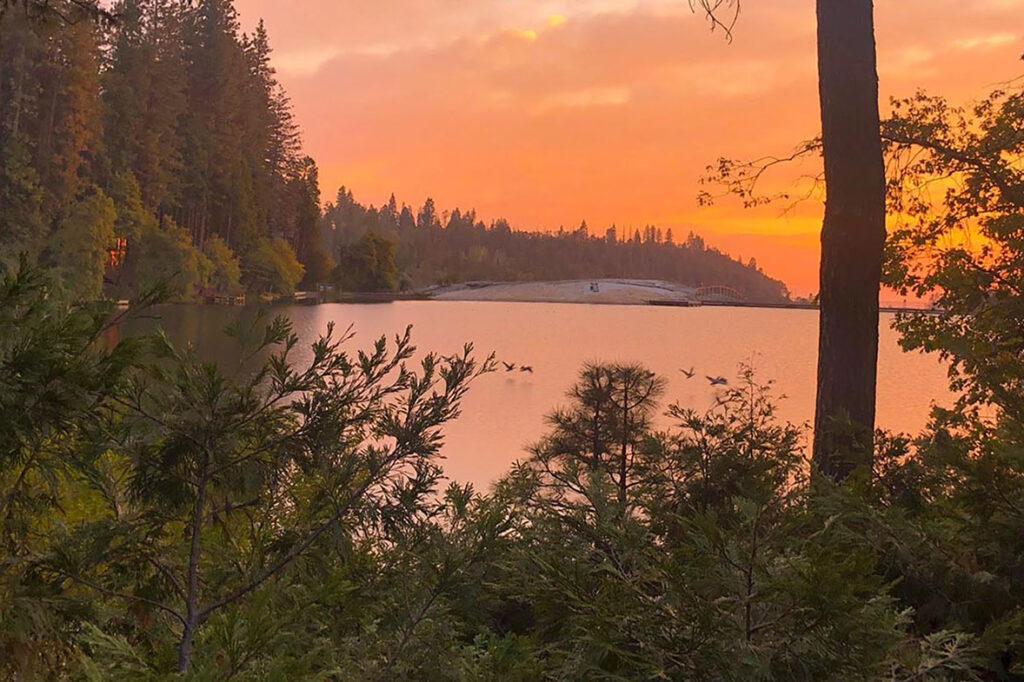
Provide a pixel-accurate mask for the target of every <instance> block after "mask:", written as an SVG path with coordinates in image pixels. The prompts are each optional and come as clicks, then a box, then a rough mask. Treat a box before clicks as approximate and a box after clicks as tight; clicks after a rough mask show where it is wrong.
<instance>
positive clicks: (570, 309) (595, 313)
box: [152, 301, 952, 488]
mask: <svg viewBox="0 0 1024 682" xmlns="http://www.w3.org/2000/svg"><path fill="white" fill-rule="evenodd" d="M152 312H153V313H154V314H155V315H156V316H157V317H158V318H159V324H161V325H162V326H163V327H164V328H165V329H166V330H167V331H168V334H169V335H170V336H171V337H172V338H173V339H175V340H176V341H179V342H184V341H190V342H192V343H193V344H194V345H195V346H196V348H197V349H198V350H199V352H200V353H202V354H203V355H204V356H207V357H213V358H221V359H228V358H231V357H232V354H233V352H234V348H235V346H234V342H232V341H231V340H230V339H227V338H226V337H225V336H224V335H223V333H222V331H223V329H224V327H225V326H226V325H227V324H228V323H229V322H230V321H231V320H232V319H234V318H237V317H238V316H240V315H246V314H248V315H251V314H252V313H253V309H252V308H229V307H219V306H188V305H174V306H162V307H160V308H158V309H156V310H155V311H152ZM272 312H273V313H274V314H283V315H287V316H288V317H290V318H291V320H292V322H293V324H294V327H295V330H296V332H297V333H298V334H299V336H300V338H301V339H303V341H312V340H313V339H315V337H316V335H317V334H319V333H321V332H323V331H324V330H325V329H326V326H327V323H328V322H331V321H333V322H334V323H335V324H336V326H337V327H338V328H339V331H342V330H344V329H345V328H346V327H348V326H349V325H350V324H351V325H353V327H354V330H355V333H356V336H355V338H354V339H353V341H352V342H350V346H351V347H352V348H356V347H360V348H368V347H369V346H370V345H371V344H372V342H373V340H374V339H375V338H376V337H378V336H380V335H381V334H388V335H393V334H395V333H398V332H401V331H402V330H404V329H405V326H406V325H409V324H411V325H413V340H414V342H415V344H416V346H417V347H418V348H419V349H420V350H421V351H427V350H431V351H437V352H440V353H444V354H448V353H452V352H455V351H457V350H459V349H460V348H461V347H462V344H463V343H464V342H466V341H471V342H473V343H474V345H475V347H476V349H477V354H478V355H479V356H480V357H483V356H485V355H486V354H487V353H488V352H490V351H494V352H495V354H496V355H497V358H498V359H499V360H504V361H506V362H510V363H516V364H517V365H518V364H526V365H530V366H532V367H533V370H534V371H533V373H532V374H531V373H522V372H519V371H515V372H511V373H509V372H506V371H505V370H504V368H501V369H500V371H499V372H497V373H494V374H490V375H486V376H484V377H481V378H480V379H479V380H478V381H477V382H476V383H475V384H474V385H473V386H472V388H471V389H470V392H469V395H468V396H467V398H466V400H465V401H464V403H463V409H462V416H461V417H460V418H459V419H458V420H457V421H455V422H453V423H452V424H450V425H449V426H448V428H447V429H446V431H445V433H446V439H445V447H444V455H445V457H446V462H445V471H446V473H447V474H448V476H450V477H451V478H452V479H455V480H459V481H470V482H473V483H474V484H476V485H477V486H478V487H480V488H486V486H487V484H488V483H489V482H490V481H492V480H494V479H495V478H497V477H498V476H500V475H501V474H502V473H503V472H505V471H506V470H507V469H508V467H509V465H510V464H511V463H512V462H513V461H515V460H516V459H518V458H521V457H523V455H524V453H525V450H526V448H527V446H528V445H529V444H530V443H532V442H535V441H536V440H537V439H538V438H539V437H540V436H541V435H542V434H543V433H544V432H545V428H546V427H545V421H544V418H545V415H546V414H548V413H549V412H550V411H551V410H552V408H554V407H555V406H556V405H558V404H561V403H564V396H565V392H566V390H567V389H568V388H569V386H570V385H571V384H572V383H573V381H574V380H575V377H576V374H577V372H578V371H579V369H580V367H581V366H582V365H583V363H584V362H588V361H590V362H597V361H609V362H610V361H627V362H639V363H642V364H644V365H646V366H647V367H649V368H651V369H652V370H654V371H655V372H658V373H659V374H661V375H663V376H665V377H666V378H667V379H668V387H667V390H666V393H665V404H666V405H667V404H669V403H672V402H678V403H680V404H682V405H684V406H689V407H694V408H698V409H702V408H707V407H710V406H711V405H712V403H713V401H714V395H715V391H714V389H713V388H711V386H710V385H709V382H708V381H707V379H705V375H708V374H710V375H712V376H714V375H719V374H720V375H724V376H726V377H733V376H735V374H736V371H737V368H738V366H739V364H740V363H742V362H750V363H752V364H753V365H754V367H755V369H756V372H757V376H758V377H759V378H760V379H761V380H768V379H771V380H773V381H775V388H776V389H777V392H778V393H780V394H782V395H784V396H786V397H785V398H784V399H783V400H782V401H781V403H780V406H779V415H780V416H781V417H782V418H784V419H787V420H790V421H792V422H795V423H801V424H803V423H807V422H810V421H811V420H812V418H813V414H814V393H815V365H816V351H817V338H818V331H817V325H818V313H817V311H814V310H784V309H760V308H724V307H699V308H674V307H658V306H642V305H636V306H626V305H622V306H620V305H586V304H565V303H507V302H500V303H499V302H475V301H474V302H465V301H405V302H395V303H389V304H368V305H358V304H325V305H318V306H292V305H289V306H275V307H273V308H272ZM892 319H893V316H892V315H888V314H883V316H882V326H881V329H880V337H881V338H880V348H879V378H878V419H877V421H878V425H879V426H880V427H882V428H886V429H891V430H895V431H911V432H913V431H917V430H919V429H920V428H921V427H922V426H923V425H924V424H925V421H926V419H927V417H928V413H929V410H930V408H931V406H932V404H933V403H938V404H949V403H950V402H951V401H952V396H951V394H950V393H949V391H948V389H947V385H946V371H945V368H944V367H943V366H942V365H941V364H940V363H939V361H938V360H937V359H936V358H935V357H934V356H928V355H922V354H919V353H904V352H902V351H901V350H900V348H899V346H898V345H897V338H898V335H897V334H896V332H894V331H893V330H892V329H891V328H890V325H891V322H892ZM307 345H308V344H307ZM499 367H501V366H500V365H499ZM690 367H694V368H695V369H696V372H697V376H696V377H694V378H693V379H687V378H686V377H685V376H684V375H683V374H682V373H681V372H680V371H679V370H680V368H684V369H689V368H690ZM666 425H667V424H666Z"/></svg>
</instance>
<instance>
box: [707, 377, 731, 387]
mask: <svg viewBox="0 0 1024 682" xmlns="http://www.w3.org/2000/svg"><path fill="white" fill-rule="evenodd" d="M708 381H709V382H711V385H712V386H725V385H726V384H728V383H729V380H728V379H726V378H725V377H708Z"/></svg>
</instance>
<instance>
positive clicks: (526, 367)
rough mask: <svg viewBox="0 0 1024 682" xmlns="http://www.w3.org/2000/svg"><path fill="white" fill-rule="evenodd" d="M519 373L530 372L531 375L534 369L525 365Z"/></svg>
mask: <svg viewBox="0 0 1024 682" xmlns="http://www.w3.org/2000/svg"><path fill="white" fill-rule="evenodd" d="M519 371H520V372H529V373H530V374H533V367H530V366H529V365H523V366H522V367H520V368H519Z"/></svg>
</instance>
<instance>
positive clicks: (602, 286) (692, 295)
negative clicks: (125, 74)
mask: <svg viewBox="0 0 1024 682" xmlns="http://www.w3.org/2000/svg"><path fill="white" fill-rule="evenodd" d="M424 293H427V294H429V295H430V296H431V297H432V298H434V299H436V300H440V301H520V302H531V303H606V304H619V305H624V304H625V305H647V304H650V303H652V302H656V303H663V304H666V305H671V304H677V305H687V304H694V303H696V300H697V298H696V289H694V288H693V287H688V286H684V285H682V284H678V283H676V282H667V281H664V280H651V279H576V280H557V281H541V282H467V283H465V284H455V285H451V286H447V287H434V288H431V289H428V290H427V291H425V292H424Z"/></svg>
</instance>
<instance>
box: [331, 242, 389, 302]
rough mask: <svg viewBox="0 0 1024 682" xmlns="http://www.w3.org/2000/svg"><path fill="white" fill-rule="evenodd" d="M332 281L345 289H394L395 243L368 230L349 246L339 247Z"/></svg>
mask: <svg viewBox="0 0 1024 682" xmlns="http://www.w3.org/2000/svg"><path fill="white" fill-rule="evenodd" d="M335 282H336V283H337V285H338V286H339V287H340V288H341V289H342V290H345V291H394V290H395V289H397V288H398V271H397V269H396V268H395V244H394V242H391V241H388V240H387V239H385V238H384V237H381V236H380V235H378V234H377V233H376V232H374V231H373V230H368V231H367V232H366V233H365V234H363V236H362V237H360V238H359V240H358V241H356V242H355V243H354V244H352V245H351V246H346V247H342V249H341V252H340V254H339V255H338V265H337V268H336V269H335Z"/></svg>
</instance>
